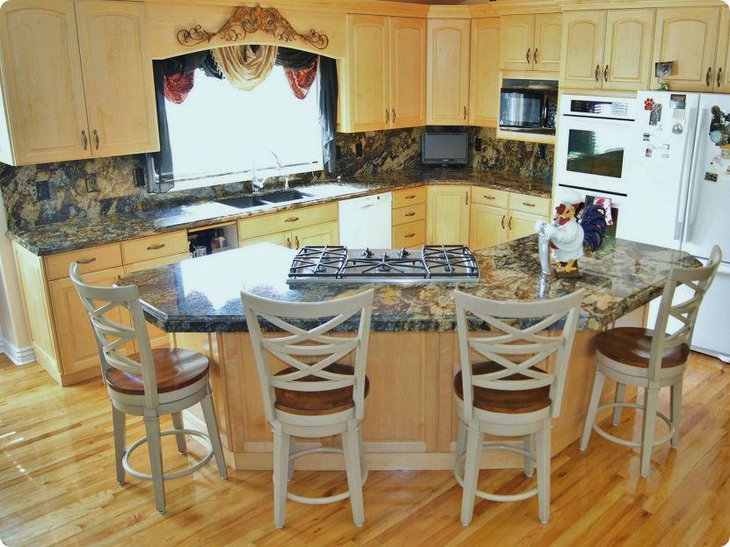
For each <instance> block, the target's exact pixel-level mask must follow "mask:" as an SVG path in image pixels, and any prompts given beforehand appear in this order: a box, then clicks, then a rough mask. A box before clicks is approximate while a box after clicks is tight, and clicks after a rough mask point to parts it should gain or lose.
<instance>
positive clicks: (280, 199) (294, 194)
mask: <svg viewBox="0 0 730 547" xmlns="http://www.w3.org/2000/svg"><path fill="white" fill-rule="evenodd" d="M308 197H311V196H310V194H304V193H302V192H300V191H299V190H277V191H276V192H269V193H268V194H262V195H261V196H259V197H258V199H259V200H261V201H262V202H264V203H285V202H287V201H296V200H298V199H305V198H308Z"/></svg>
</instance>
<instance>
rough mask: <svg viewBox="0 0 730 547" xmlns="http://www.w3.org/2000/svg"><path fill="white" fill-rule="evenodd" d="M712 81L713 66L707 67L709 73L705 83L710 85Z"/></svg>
mask: <svg viewBox="0 0 730 547" xmlns="http://www.w3.org/2000/svg"><path fill="white" fill-rule="evenodd" d="M711 81H712V67H711V66H708V67H707V74H706V75H705V83H706V84H707V87H710V82H711Z"/></svg>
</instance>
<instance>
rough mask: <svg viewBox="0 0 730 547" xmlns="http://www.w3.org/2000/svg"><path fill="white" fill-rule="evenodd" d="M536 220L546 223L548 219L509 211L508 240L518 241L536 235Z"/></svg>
mask: <svg viewBox="0 0 730 547" xmlns="http://www.w3.org/2000/svg"><path fill="white" fill-rule="evenodd" d="M538 220H545V221H547V220H548V219H547V218H544V217H541V216H539V215H531V214H529V213H522V212H520V211H511V212H510V218H509V240H510V241H511V240H513V239H519V238H521V237H525V236H529V235H532V234H534V233H536V231H535V223H536V222H537V221H538Z"/></svg>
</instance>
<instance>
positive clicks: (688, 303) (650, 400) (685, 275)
mask: <svg viewBox="0 0 730 547" xmlns="http://www.w3.org/2000/svg"><path fill="white" fill-rule="evenodd" d="M721 260H722V252H721V251H720V247H718V246H717V245H716V246H715V247H714V248H713V249H712V254H711V255H710V260H709V261H708V263H707V266H705V267H704V268H680V267H676V268H673V269H672V270H671V272H670V273H669V278H668V279H667V283H666V285H665V286H664V292H663V293H662V300H661V303H660V305H659V313H658V315H657V318H656V323H655V325H654V329H653V330H650V329H642V328H635V327H618V328H615V329H609V330H607V331H604V332H602V333H601V334H599V335H598V338H597V339H596V376H595V379H594V380H593V392H592V394H591V401H590V404H589V405H588V415H587V416H586V421H585V426H584V427H583V436H582V438H581V441H580V449H581V451H583V452H585V451H586V449H587V448H588V441H590V437H591V430H593V431H595V432H596V433H598V434H599V435H600V436H601V437H603V438H605V439H608V440H609V441H611V442H614V443H617V444H620V445H623V446H631V447H639V446H640V447H641V466H640V471H641V476H642V477H647V476H648V475H649V467H650V464H651V449H652V448H653V447H654V446H657V445H659V444H663V443H666V442H668V441H671V446H672V448H675V449H676V448H677V446H678V445H679V421H680V413H681V409H682V379H683V378H684V371H685V369H686V368H687V359H688V358H689V353H690V344H691V342H692V332H693V330H694V325H695V320H696V319H697V313H698V312H699V309H700V304H701V303H702V298H703V297H704V295H705V293H706V292H707V290H708V289H709V288H710V285H711V284H712V280H713V279H714V277H715V274H716V273H717V269H718V267H719V265H720V261H721ZM681 285H684V286H686V287H688V289H689V291H688V293H689V296H687V298H686V299H684V295H680V294H678V293H677V288H678V287H680V286H681ZM675 294H677V296H678V297H679V298H682V301H681V302H678V303H676V304H675V303H674V300H675ZM670 316H671V317H673V318H674V319H676V320H678V321H679V323H680V327H679V328H678V330H677V331H676V332H674V333H672V334H667V326H668V322H669V318H670ZM606 378H609V379H611V380H613V381H615V382H616V397H615V400H614V402H613V403H606V404H604V405H600V404H599V403H600V400H601V393H602V392H603V384H604V382H605V379H606ZM626 386H635V387H640V388H644V394H645V395H644V401H643V403H642V404H639V403H629V402H624V394H625V391H626ZM662 387H670V388H671V410H670V417H667V416H666V415H665V414H663V413H661V412H659V411H658V410H657V399H658V396H659V389H660V388H662ZM608 408H613V409H614V411H613V425H618V423H619V421H620V419H621V409H622V408H636V409H640V410H642V411H643V414H644V422H643V428H642V433H641V439H640V440H639V441H629V440H625V439H621V438H620V437H617V436H615V435H612V434H611V433H609V432H607V431H605V430H604V429H603V428H602V427H601V426H600V425H598V423H597V422H596V414H597V413H598V412H600V411H602V410H605V409H608ZM657 417H659V418H660V419H661V420H663V421H664V422H665V423H666V424H667V425H668V426H669V432H668V433H667V434H666V435H665V436H663V437H661V438H659V439H655V438H654V428H655V425H656V418H657Z"/></svg>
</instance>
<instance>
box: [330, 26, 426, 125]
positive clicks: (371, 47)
mask: <svg viewBox="0 0 730 547" xmlns="http://www.w3.org/2000/svg"><path fill="white" fill-rule="evenodd" d="M347 29H348V34H347V36H348V38H347V39H348V44H347V47H348V57H347V59H346V60H345V61H344V62H343V65H344V67H345V75H346V76H345V88H344V90H343V93H342V97H343V101H342V108H343V118H344V119H343V120H342V121H341V126H342V127H341V128H342V129H343V130H347V131H375V130H381V129H392V128H397V127H412V126H416V125H423V124H424V122H425V110H426V72H425V71H426V64H425V63H426V22H425V20H423V19H417V18H408V17H382V16H374V15H348V16H347Z"/></svg>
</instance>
